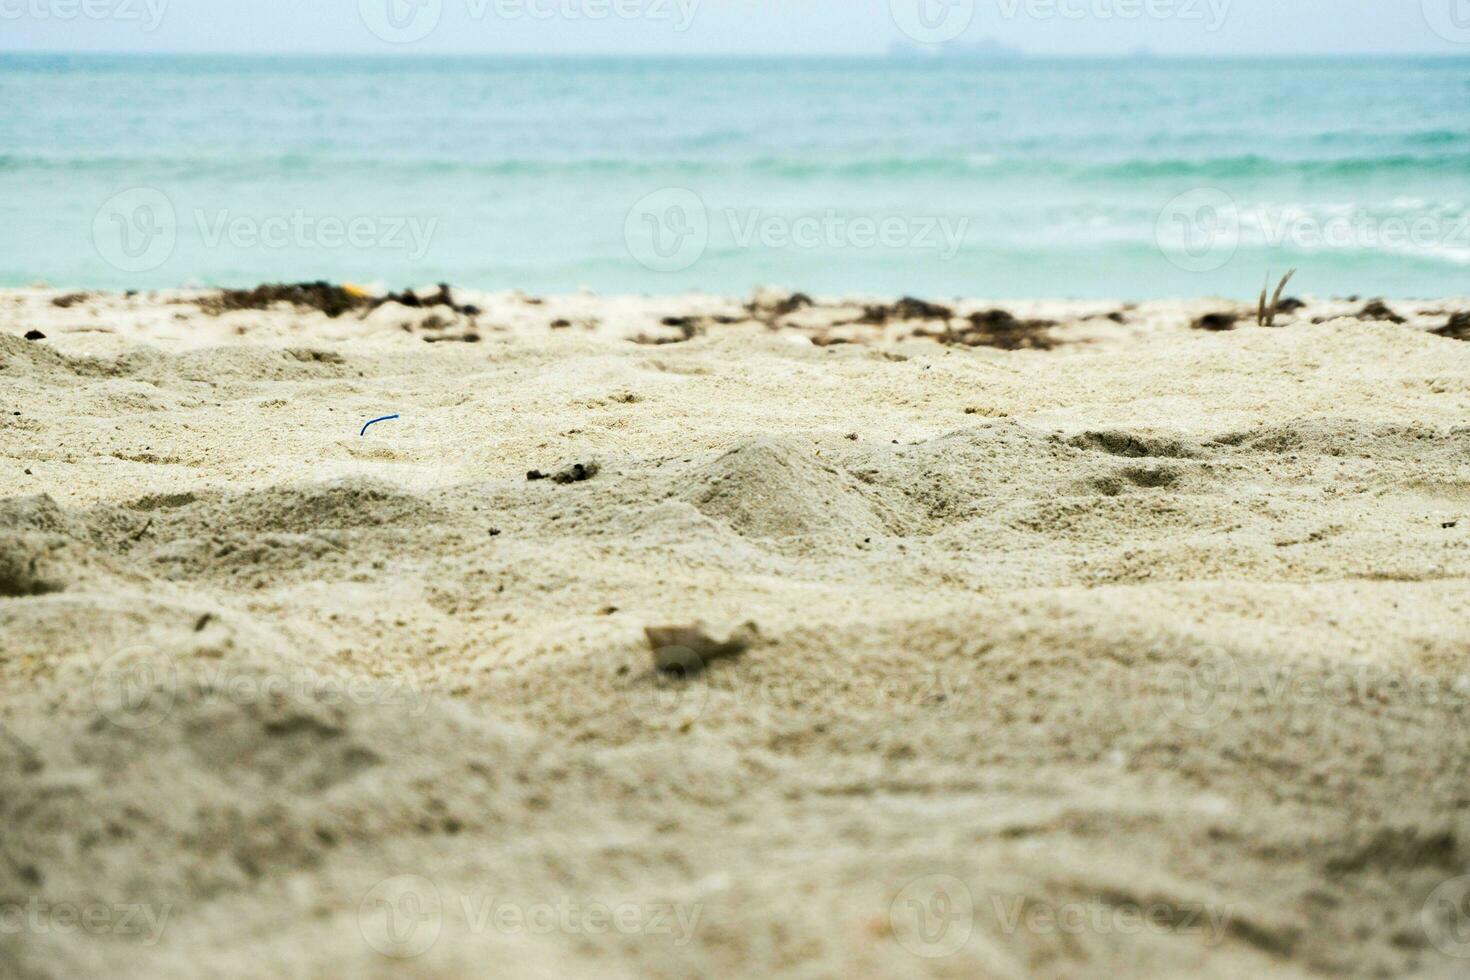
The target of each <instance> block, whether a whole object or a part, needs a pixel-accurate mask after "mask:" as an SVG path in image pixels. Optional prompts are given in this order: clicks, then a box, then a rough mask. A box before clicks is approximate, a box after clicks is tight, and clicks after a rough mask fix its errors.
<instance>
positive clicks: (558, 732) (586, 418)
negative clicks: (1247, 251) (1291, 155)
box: [0, 289, 1470, 978]
mask: <svg viewBox="0 0 1470 980" xmlns="http://www.w3.org/2000/svg"><path fill="white" fill-rule="evenodd" d="M57 295H58V294H57V293H55V292H53V291H47V290H39V289H37V290H22V291H11V292H7V293H0V692H3V694H0V976H4V977H22V978H30V977H46V978H50V977H57V978H61V977H67V978H70V977H78V976H88V975H91V976H108V977H138V978H144V977H147V978H154V977H201V976H222V977H224V976H228V977H252V978H260V977H270V976H305V977H334V978H336V977H364V976H369V977H370V976H379V975H381V976H415V977H445V978H448V977H467V976H497V977H511V976H535V977H539V976H545V977H620V976H627V977H636V976H659V977H680V978H683V977H692V976H710V977H722V976H777V975H779V976H797V977H836V976H842V977H893V976H930V975H932V976H946V977H977V976H983V977H1022V976H1039V977H1076V976H1086V977H1121V976H1179V975H1189V976H1196V977H1201V976H1203V977H1240V976H1250V975H1275V976H1295V975H1309V974H1313V973H1325V974H1332V975H1344V974H1360V975H1364V976H1389V975H1408V974H1413V975H1423V976H1442V977H1463V976H1464V975H1465V971H1466V970H1467V969H1470V958H1459V957H1457V956H1456V955H1454V954H1455V953H1464V954H1470V943H1467V944H1465V945H1463V946H1460V945H1457V937H1461V938H1464V939H1467V940H1470V918H1467V917H1466V916H1465V914H1464V912H1463V910H1461V911H1460V912H1459V913H1458V915H1459V919H1458V921H1457V919H1456V915H1457V911H1456V901H1457V900H1458V897H1459V896H1460V895H1461V892H1460V891H1457V889H1459V888H1461V887H1462V885H1463V887H1464V888H1465V889H1466V890H1470V880H1465V879H1460V878H1459V877H1458V876H1461V875H1464V874H1465V873H1466V872H1467V871H1470V815H1467V809H1466V808H1467V805H1470V780H1467V775H1470V774H1467V751H1470V590H1467V588H1466V579H1467V576H1470V419H1467V408H1470V344H1466V343H1462V342H1458V341H1455V340H1450V339H1445V338H1441V337H1437V336H1433V335H1431V334H1429V333H1428V332H1427V329H1428V328H1431V327H1437V326H1440V325H1442V324H1443V323H1444V322H1445V319H1446V316H1447V313H1448V311H1451V310H1463V309H1470V302H1467V301H1443V302H1439V301H1436V302H1430V303H1420V304H1394V305H1395V306H1396V307H1397V306H1400V305H1401V306H1402V308H1400V309H1399V312H1401V313H1403V314H1404V315H1406V316H1407V317H1408V318H1409V321H1410V322H1408V323H1406V324H1403V325H1398V324H1393V323H1388V322H1365V321H1360V320H1358V319H1355V318H1351V317H1344V316H1343V314H1347V313H1349V312H1351V311H1354V310H1357V309H1359V308H1360V307H1361V306H1362V303H1361V302H1358V303H1346V302H1340V303H1328V302H1313V303H1311V304H1310V305H1309V306H1308V307H1306V308H1305V309H1303V310H1301V311H1299V312H1297V313H1296V314H1294V315H1291V316H1286V317H1283V318H1281V320H1280V323H1281V326H1280V327H1279V328H1278V329H1274V330H1267V329H1260V328H1256V327H1254V326H1243V327H1242V328H1240V329H1238V330H1235V331H1233V332H1225V333H1209V332H1204V331H1198V330H1191V329H1189V328H1188V323H1189V321H1190V320H1191V319H1192V318H1193V317H1195V316H1197V315H1199V314H1201V313H1205V312H1210V311H1213V310H1218V309H1222V308H1228V304H1224V303H1221V302H1219V301H1200V302H1197V303H1157V304H1145V305H1143V306H1142V307H1140V308H1138V309H1132V310H1129V311H1127V313H1126V316H1125V320H1126V322H1124V323H1115V322H1113V321H1110V320H1107V319H1103V318H1101V317H1100V316H1099V315H1100V314H1105V313H1108V312H1112V311H1115V310H1117V309H1118V307H1117V305H1116V304H1096V303H1092V304H1081V303H1078V304H1065V303H1026V304H1007V309H1009V310H1011V311H1012V312H1013V313H1015V314H1016V315H1017V316H1020V317H1046V318H1048V319H1056V320H1060V321H1062V324H1061V325H1060V326H1058V327H1057V328H1055V329H1054V330H1045V331H1042V334H1043V335H1044V336H1046V337H1048V338H1050V339H1052V340H1053V341H1055V342H1057V343H1058V344H1059V345H1060V346H1057V347H1056V349H1053V350H1021V351H1005V350H997V349H992V348H989V347H977V348H973V349H972V348H968V347H963V346H945V345H942V344H939V343H936V342H934V341H932V340H913V339H904V338H905V337H906V336H907V335H908V334H910V333H912V331H913V330H914V329H915V328H927V329H938V327H937V325H935V324H932V323H930V324H927V325H926V324H923V323H919V322H913V323H903V324H890V325H889V326H887V327H877V326H861V325H859V326H832V324H833V323H834V322H836V321H842V320H850V319H853V318H854V316H855V315H856V314H857V313H858V312H860V309H861V304H860V303H859V304H857V305H856V306H852V307H851V308H849V307H848V306H846V305H844V306H842V307H841V308H840V309H839V308H837V306H838V304H835V303H832V302H827V303H824V304H823V305H822V306H821V307H820V308H818V309H815V310H813V309H806V310H800V311H797V312H795V313H794V314H792V315H791V316H790V317H788V318H786V319H783V320H781V321H779V323H778V324H776V325H775V326H769V325H764V324H762V323H757V322H752V321H749V320H744V317H745V313H744V311H743V309H742V306H741V303H740V302H738V301H734V300H725V299H719V298H712V297H665V298H650V299H636V298H625V299H605V298H597V297H590V296H582V297H561V298H548V299H546V300H545V301H542V302H538V303H532V302H528V301H526V300H525V299H524V298H521V297H517V296H513V295H470V294H463V295H459V294H457V298H458V299H460V301H461V302H463V301H466V300H469V301H472V302H474V303H475V304H476V305H478V306H480V307H481V310H482V312H481V313H480V314H479V315H478V316H476V317H474V318H473V320H474V322H473V323H471V322H470V318H468V317H462V316H455V315H452V314H450V315H447V316H445V315H444V311H443V310H441V311H439V314H437V315H440V316H441V318H442V319H444V320H445V321H446V322H445V323H443V324H440V325H439V326H438V328H437V329H427V330H426V329H425V327H424V323H423V321H424V319H425V317H426V316H428V315H429V314H430V313H432V312H433V311H414V310H407V309H402V308H386V307H385V308H380V309H378V310H377V311H375V312H373V313H372V314H370V315H368V316H367V317H366V318H360V317H358V316H357V315H355V314H348V315H346V316H343V317H340V318H338V319H329V318H327V317H326V316H324V315H322V314H320V313H315V312H301V311H293V310H291V309H289V308H276V309H272V310H270V311H249V310H247V311H239V312H231V313H227V314H224V315H222V316H218V317H214V316H208V315H205V314H204V313H202V312H200V311H199V309H198V308H197V305H196V304H195V303H194V302H193V301H192V300H193V299H194V298H197V296H198V295H199V294H187V293H174V294H166V295H159V294H154V295H141V296H136V297H130V298H125V297H121V296H93V297H88V298H86V299H83V300H80V301H77V302H75V303H70V304H69V305H67V306H66V308H62V307H59V306H56V305H55V304H54V303H53V300H54V299H55V298H56V297H57ZM992 305H995V304H990V303H964V304H960V310H959V312H961V313H968V312H970V311H974V310H983V309H987V308H989V307H991V306H992ZM1421 311H1423V312H1422V313H1421ZM688 315H700V316H706V317H715V316H720V317H723V318H726V319H729V320H733V321H743V322H730V323H717V322H714V321H713V320H701V321H700V322H699V323H698V325H697V327H696V328H695V329H694V331H693V332H694V333H695V336H693V337H692V339H689V340H685V341H681V342H677V343H669V344H664V345H656V344H651V343H632V342H630V341H629V339H628V338H630V337H636V336H640V335H642V336H643V337H644V339H649V340H651V339H655V338H666V339H672V338H676V337H680V336H682V330H681V328H679V327H678V326H677V325H675V326H664V325H661V324H660V320H661V319H662V318H664V317H668V316H688ZM767 319H769V317H767ZM1313 319H1324V320H1325V322H1322V323H1316V324H1314V323H1313V322H1312V320H1313ZM554 320H566V321H569V323H570V325H569V326H565V327H558V328H555V329H553V328H552V327H551V326H550V324H551V323H552V321H554ZM1243 322H1245V321H1243ZM430 326H431V327H432V326H434V325H433V324H430ZM31 329H39V330H40V331H41V332H43V333H44V334H45V335H46V337H45V339H44V340H33V341H27V340H23V339H20V335H21V334H24V333H25V332H26V331H27V330H31ZM470 332H474V333H475V334H476V335H477V336H478V337H479V342H476V343H452V342H451V343H436V344H432V345H431V344H427V343H425V342H424V338H425V337H426V336H434V337H439V336H463V335H465V334H467V333H470ZM813 338H815V339H817V340H818V341H821V342H824V343H825V342H826V341H828V340H830V339H833V338H845V339H852V340H857V341H860V342H858V343H849V344H837V345H831V346H818V345H814V344H813V342H812V340H813ZM390 414H398V415H399V416H400V418H399V419H398V420H395V421H388V422H382V423H379V424H377V425H375V426H373V427H372V428H370V429H369V430H368V433H367V434H366V435H359V430H360V428H361V426H362V425H363V424H364V423H365V422H366V421H368V420H370V419H373V418H376V417H379V416H384V415H390ZM593 461H595V462H597V463H598V464H599V465H600V467H601V469H600V471H599V472H598V473H597V474H596V475H595V476H593V477H592V478H591V479H588V480H586V481H584V482H576V483H565V484H561V483H556V482H553V481H551V480H536V481H530V480H528V479H527V477H526V474H527V472H528V471H531V470H540V471H543V472H545V473H548V474H549V473H553V472H555V471H557V470H559V469H561V468H562V467H565V466H568V465H569V464H572V463H576V462H584V463H586V462H593ZM696 620H702V621H704V622H706V623H708V624H709V630H710V632H711V633H712V634H715V635H717V636H723V635H724V634H725V633H727V632H728V631H730V630H731V629H733V628H734V627H735V626H737V625H738V624H740V623H744V622H747V621H749V622H753V623H754V624H755V626H756V628H757V629H758V631H759V636H760V640H759V642H757V643H756V644H755V646H753V647H752V648H751V649H749V650H748V651H747V652H746V653H744V654H743V655H742V656H739V657H735V658H731V659H726V660H723V661H721V662H719V663H715V664H713V665H712V666H711V668H710V670H709V671H708V672H707V673H706V674H705V675H704V676H702V677H701V678H699V679H696V680H691V681H686V682H677V681H672V682H660V681H658V680H656V679H655V678H654V677H653V676H652V674H651V671H650V663H651V658H650V651H649V648H648V645H647V642H646V641H645V638H644V632H643V631H644V628H645V627H649V626H661V625H682V624H687V623H692V622H694V621H696ZM1457 882H1459V883H1458V884H1457ZM1446 883H1448V884H1446ZM67 908H71V909H73V910H74V911H75V912H76V913H77V914H79V915H80V914H82V913H83V912H86V911H88V910H90V913H91V915H92V924H91V925H90V926H84V925H78V923H77V921H74V920H70V919H69V918H68V916H69V915H70V914H71V913H67V912H66V911H64V910H65V909H67ZM1464 908H1470V905H1466V906H1464ZM68 925H70V928H68ZM1457 926H1458V927H1459V929H1460V930H1461V931H1460V932H1459V933H1457V932H1456V931H1455V927H1457ZM1456 971H1458V972H1456Z"/></svg>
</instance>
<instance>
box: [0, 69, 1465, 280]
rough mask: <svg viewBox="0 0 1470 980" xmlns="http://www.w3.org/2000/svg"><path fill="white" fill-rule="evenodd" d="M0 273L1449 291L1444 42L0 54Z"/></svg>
mask: <svg viewBox="0 0 1470 980" xmlns="http://www.w3.org/2000/svg"><path fill="white" fill-rule="evenodd" d="M0 228H3V229H4V232H3V234H0V285H3V286H24V285H30V284H36V283H46V284H50V285H52V286H55V287H58V288H68V289H71V288H75V289H90V288H109V289H151V288H158V287H176V286H194V285H200V286H202V285H219V286H249V285H254V284H257V283H260V282H267V281H293V282H294V281H301V280H317V279H326V280H332V281H339V282H351V283H358V284H364V285H367V284H376V285H379V286H383V287H391V288H404V287H409V286H419V285H426V284H431V283H437V282H449V283H453V284H456V285H462V286H468V287H473V288H481V289H521V290H524V291H526V292H528V293H560V292H572V291H576V290H583V289H585V290H592V291H595V292H599V293H609V294H611V293H669V292H682V291H687V290H703V291H708V292H714V293H721V294H735V295H743V294H746V293H748V292H749V291H751V290H752V289H754V288H756V287H759V286H762V285H776V286H783V287H787V288H791V289H799V290H804V291H807V292H812V293H822V294H839V293H840V294H867V295H896V294H913V295H920V296H926V297H945V296H976V297H994V298H1006V297H1054V298H1109V299H1119V300H1144V299H1157V298H1168V297H1194V296H1204V295H1212V296H1235V297H1239V298H1243V299H1251V298H1252V297H1254V296H1255V294H1256V293H1257V292H1258V291H1259V289H1260V287H1261V285H1262V283H1263V281H1264V280H1265V278H1266V276H1267V275H1275V276H1277V277H1279V276H1280V275H1281V274H1283V273H1284V272H1285V271H1286V270H1288V269H1291V268H1295V269H1297V270H1298V271H1297V273H1296V276H1295V278H1294V280H1293V283H1292V291H1293V292H1298V293H1301V294H1310V295H1317V296H1349V295H1362V296H1370V295H1371V296H1388V297H1436V296H1447V295H1455V296H1463V295H1470V59H1463V58H1462V59H1425V58H1362V57H1355V58H1331V59H1328V58H1314V59H1305V58H1303V59H1284V60H1283V59H1272V60H1250V59H1234V60H1208V61H1207V60H1179V59H1169V58H1160V57H1151V56H1147V55H1144V54H1140V55H1138V56H1136V57H1131V58H1119V59H1112V60H1076V59H1072V60H1054V59H1039V58H1026V57H1016V58H997V59H990V58H983V57H976V58H955V57H918V56H910V57H899V56H875V57H871V58H764V59H762V58H751V59H658V58H642V59H632V58H622V59H620V58H560V59H536V58H489V57H484V58H469V57H466V58H428V57H422V56H415V57H375V58H367V57H361V58H359V57H306V56H292V57H253V56H205V55H187V56H183V55H181V56H156V55H150V56H120V55H119V56H109V55H37V54H0Z"/></svg>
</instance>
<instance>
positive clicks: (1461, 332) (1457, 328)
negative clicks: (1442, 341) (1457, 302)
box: [1430, 313, 1470, 340]
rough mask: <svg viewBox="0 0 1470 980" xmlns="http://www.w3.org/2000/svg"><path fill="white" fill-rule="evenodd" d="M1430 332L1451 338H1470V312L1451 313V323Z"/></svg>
mask: <svg viewBox="0 0 1470 980" xmlns="http://www.w3.org/2000/svg"><path fill="white" fill-rule="evenodd" d="M1430 332H1431V333H1433V334H1435V335H1436V336H1439V337H1448V338H1449V339H1451V340H1470V313H1454V314H1451V315H1450V322H1449V323H1447V324H1445V325H1444V326H1442V327H1440V328H1439V329H1438V330H1433V331H1430Z"/></svg>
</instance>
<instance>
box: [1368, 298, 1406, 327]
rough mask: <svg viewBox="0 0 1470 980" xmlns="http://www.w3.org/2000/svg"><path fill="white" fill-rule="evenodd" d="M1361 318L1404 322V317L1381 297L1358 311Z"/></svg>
mask: <svg viewBox="0 0 1470 980" xmlns="http://www.w3.org/2000/svg"><path fill="white" fill-rule="evenodd" d="M1358 319H1359V320H1387V321H1388V322H1389V323H1404V322H1406V321H1405V320H1404V318H1403V317H1401V316H1399V315H1398V314H1397V313H1395V312H1394V311H1393V310H1391V309H1389V308H1388V304H1387V303H1385V302H1383V300H1381V299H1375V300H1371V301H1370V302H1369V303H1368V305H1367V306H1365V307H1363V308H1362V309H1361V310H1359V311H1358Z"/></svg>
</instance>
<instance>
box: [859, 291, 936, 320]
mask: <svg viewBox="0 0 1470 980" xmlns="http://www.w3.org/2000/svg"><path fill="white" fill-rule="evenodd" d="M952 319H954V310H952V309H950V308H949V307H947V306H941V305H939V304H938V303H930V302H928V301H927V300H922V299H915V298H914V297H912V296H905V297H903V298H902V299H900V300H899V301H898V302H896V303H893V304H891V305H889V306H884V305H883V304H881V303H880V304H878V305H876V306H865V307H863V315H862V316H860V317H858V318H857V319H856V320H855V321H853V322H854V323H871V324H877V325H879V326H881V325H883V324H885V323H887V322H888V321H890V320H952Z"/></svg>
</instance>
